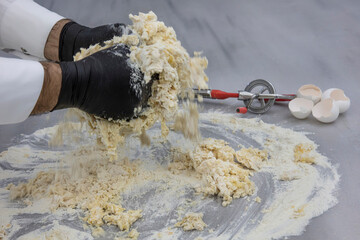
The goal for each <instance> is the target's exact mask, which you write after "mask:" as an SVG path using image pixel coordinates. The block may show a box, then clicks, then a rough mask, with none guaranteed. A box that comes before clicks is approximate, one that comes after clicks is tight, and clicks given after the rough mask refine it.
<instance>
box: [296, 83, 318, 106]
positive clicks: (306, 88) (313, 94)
mask: <svg viewBox="0 0 360 240" xmlns="http://www.w3.org/2000/svg"><path fill="white" fill-rule="evenodd" d="M321 95H322V92H321V89H320V88H319V87H317V86H315V85H313V84H307V85H303V86H301V87H300V88H299V90H298V91H297V94H296V96H297V97H298V98H306V99H309V100H311V101H313V102H314V104H316V103H318V102H320V100H321Z"/></svg>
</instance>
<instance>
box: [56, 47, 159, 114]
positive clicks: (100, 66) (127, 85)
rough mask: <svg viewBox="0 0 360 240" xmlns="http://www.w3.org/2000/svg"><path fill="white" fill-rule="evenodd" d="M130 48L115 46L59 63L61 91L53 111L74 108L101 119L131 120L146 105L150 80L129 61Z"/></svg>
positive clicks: (149, 91)
mask: <svg viewBox="0 0 360 240" xmlns="http://www.w3.org/2000/svg"><path fill="white" fill-rule="evenodd" d="M129 53H130V50H129V48H128V47H127V46H125V45H116V46H113V47H111V48H108V49H104V50H102V51H99V52H97V53H94V54H92V55H90V56H88V57H86V58H84V59H82V60H80V61H77V62H61V63H60V68H61V72H62V83H61V90H60V94H59V98H58V102H57V105H56V106H55V108H54V109H53V110H56V109H62V108H70V107H76V108H79V109H81V110H83V111H85V112H87V113H90V114H94V115H96V116H98V117H102V118H107V119H108V118H112V119H115V120H116V119H131V118H133V117H136V114H135V111H134V110H135V109H137V108H139V107H141V108H144V107H146V106H147V100H148V98H149V97H150V95H151V85H152V82H153V80H152V81H150V82H149V83H148V84H146V83H145V81H144V76H143V74H142V73H141V71H140V70H139V69H138V68H136V67H134V66H133V65H132V64H130V63H129V59H128V54H129Z"/></svg>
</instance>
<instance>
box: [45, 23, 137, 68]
mask: <svg viewBox="0 0 360 240" xmlns="http://www.w3.org/2000/svg"><path fill="white" fill-rule="evenodd" d="M130 32H131V31H130V30H129V29H128V28H126V26H125V25H124V24H120V23H115V24H110V25H103V26H100V27H95V28H89V27H85V26H81V25H79V24H77V23H76V22H73V21H71V20H69V19H62V20H60V21H58V22H57V23H56V24H55V25H54V26H53V28H52V29H51V31H50V33H49V35H48V39H47V41H46V43H45V46H44V56H45V58H47V59H49V60H52V61H57V62H60V61H73V56H74V55H75V54H76V53H77V52H79V51H80V48H88V47H89V46H90V45H94V44H97V43H100V44H102V43H104V42H105V41H107V40H111V39H112V38H113V37H114V36H122V35H123V34H125V33H126V34H129V33H130Z"/></svg>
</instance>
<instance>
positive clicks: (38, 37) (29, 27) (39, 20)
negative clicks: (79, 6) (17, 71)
mask: <svg viewBox="0 0 360 240" xmlns="http://www.w3.org/2000/svg"><path fill="white" fill-rule="evenodd" d="M63 18H64V17H62V16H60V15H58V14H56V13H54V12H51V11H49V10H48V9H46V8H44V7H42V6H40V5H38V4H37V3H35V2H33V1H32V0H15V1H14V2H12V3H11V4H9V6H8V7H7V9H5V12H4V13H3V16H2V18H1V19H0V44H1V47H3V48H10V49H16V50H19V51H22V52H24V53H27V54H31V55H34V56H37V57H40V58H44V47H45V43H46V40H47V38H48V35H49V33H50V31H51V29H52V27H53V26H54V25H55V23H56V22H58V21H59V20H61V19H63Z"/></svg>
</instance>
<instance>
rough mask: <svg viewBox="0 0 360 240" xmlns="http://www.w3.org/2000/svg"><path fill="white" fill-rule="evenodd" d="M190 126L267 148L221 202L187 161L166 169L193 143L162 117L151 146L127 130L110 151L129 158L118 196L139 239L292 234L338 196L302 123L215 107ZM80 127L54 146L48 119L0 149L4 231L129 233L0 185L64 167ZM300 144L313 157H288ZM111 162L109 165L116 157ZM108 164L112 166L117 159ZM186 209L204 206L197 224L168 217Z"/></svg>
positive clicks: (87, 141)
mask: <svg viewBox="0 0 360 240" xmlns="http://www.w3.org/2000/svg"><path fill="white" fill-rule="evenodd" d="M199 126H200V131H201V134H202V136H203V138H208V137H211V138H215V139H222V140H225V141H226V142H228V143H229V146H231V147H232V148H234V149H235V150H239V149H241V148H242V147H254V148H258V149H265V150H266V151H267V153H268V155H269V158H268V160H267V161H265V162H264V163H263V164H262V167H261V168H260V169H259V170H258V171H257V172H253V173H252V176H251V177H250V180H251V181H253V182H254V183H255V185H256V189H255V192H254V194H252V195H251V196H247V197H244V198H239V199H234V200H233V201H232V202H231V204H230V205H228V206H226V207H223V206H222V199H221V198H219V197H217V196H204V195H203V194H199V193H196V191H195V189H196V188H197V187H199V184H200V182H199V179H198V178H196V176H195V175H193V174H192V172H191V171H184V172H181V173H177V174H174V173H172V172H171V171H169V170H168V166H169V164H170V162H171V160H172V159H171V151H170V150H171V149H172V148H174V147H175V148H179V147H180V148H182V149H184V150H186V149H192V148H193V147H194V146H193V144H192V143H191V142H190V141H189V140H186V139H185V138H184V137H183V135H182V134H181V133H176V132H173V131H170V133H169V135H168V138H167V140H164V139H163V138H162V137H161V126H160V124H156V125H155V126H154V127H153V128H151V129H150V130H149V131H148V132H147V134H148V136H149V137H150V138H151V145H150V146H148V147H144V146H141V143H140V141H139V139H138V137H137V136H135V135H134V136H133V137H130V138H128V139H127V141H126V143H125V145H124V146H123V147H120V149H119V158H118V159H119V160H117V161H121V159H124V158H126V159H128V161H129V162H130V163H133V162H134V165H132V166H133V175H132V176H131V179H130V180H129V181H128V182H127V183H126V185H121V184H120V183H119V186H120V185H121V188H119V193H120V196H121V197H120V198H119V200H118V201H119V203H121V205H122V207H124V208H126V209H141V210H142V217H141V218H140V219H139V220H137V221H136V222H135V223H133V225H132V226H131V228H130V230H133V229H136V230H137V231H138V232H139V237H138V239H195V238H197V237H200V238H203V239H250V240H251V239H278V238H282V237H285V236H292V235H300V234H301V233H302V232H303V231H304V229H305V227H306V225H308V224H309V222H310V220H311V219H312V218H313V217H316V216H319V215H321V214H322V213H324V212H325V211H326V210H328V209H329V208H331V207H333V206H334V205H335V204H336V203H337V199H336V197H335V195H336V190H337V186H338V183H339V175H338V173H337V170H336V168H335V167H334V166H333V165H331V163H330V162H329V160H328V159H327V158H326V157H325V156H323V155H321V154H320V153H318V152H316V150H315V149H316V144H315V143H314V142H313V141H311V140H310V139H309V138H308V137H307V136H306V135H305V134H304V133H299V132H295V131H293V130H291V129H285V128H282V127H279V126H275V125H272V124H267V123H263V122H262V121H261V120H259V119H245V118H239V117H238V115H233V114H224V113H220V112H208V113H202V114H200V124H199ZM85 127H86V126H83V128H84V129H82V131H81V133H80V134H77V135H76V136H74V135H65V136H64V139H63V141H64V146H62V147H49V146H48V144H47V143H48V142H49V141H50V139H51V137H52V136H53V135H54V134H55V133H56V130H57V126H54V127H50V128H46V129H41V130H38V131H36V132H35V133H33V134H31V135H24V136H22V139H21V141H19V142H18V143H17V144H16V145H14V146H12V147H10V148H9V149H8V150H7V151H5V152H3V153H1V155H0V163H1V170H0V211H1V218H0V226H3V227H2V229H4V232H5V236H4V239H67V238H64V236H63V235H61V234H60V233H61V232H67V233H69V234H70V235H69V236H68V237H69V239H115V238H119V239H121V238H126V237H128V232H124V231H120V230H119V228H117V227H115V226H104V231H105V233H104V234H103V235H100V236H99V237H94V236H93V235H92V233H96V229H95V228H94V227H92V226H89V225H87V224H85V222H84V221H83V220H82V218H83V217H84V216H85V215H84V211H83V210H81V208H75V209H73V208H57V209H56V208H54V205H53V203H54V199H51V198H38V199H31V198H26V197H24V198H20V199H19V200H13V201H11V200H10V197H9V194H10V192H9V191H8V190H7V189H6V187H7V185H8V184H10V183H13V184H15V185H17V184H18V183H19V182H24V181H26V180H28V179H33V178H34V177H35V176H36V175H37V173H38V172H40V171H44V172H48V171H71V168H72V165H73V164H74V162H73V160H74V159H72V158H69V157H67V156H69V153H72V154H74V152H75V153H78V154H80V153H81V152H80V151H83V150H81V149H83V148H84V147H85V148H88V149H89V146H95V145H96V138H95V137H94V136H91V135H89V133H88V131H87V130H86V129H85ZM78 128H81V126H80V125H79V126H78ZM74 137H75V139H76V142H77V144H76V145H75V146H74V144H73V143H74ZM299 144H304V145H309V146H313V148H314V150H313V151H312V152H311V154H310V155H311V157H312V159H313V161H314V164H310V163H306V162H301V161H295V160H294V149H296V146H298V145H299ZM94 151H97V150H96V149H95V150H94ZM99 151H100V150H99ZM95 153H96V152H95ZM95 155H96V154H95ZM99 155H100V156H101V154H100V153H99ZM307 156H308V155H307ZM84 158H86V156H84ZM97 161H98V164H99V165H98V166H99V167H100V168H101V167H102V166H105V165H106V164H107V163H109V161H108V159H98V160H97ZM135 163H136V164H135ZM109 164H110V163H109ZM111 164H113V166H114V167H113V168H117V167H116V166H121V164H114V163H111ZM104 169H109V166H106V168H104ZM112 171H113V173H118V172H120V168H119V169H117V170H116V169H113V170H112ZM114 177H116V176H114ZM115 190H116V189H115ZM55 200H56V199H55ZM189 212H195V213H202V214H203V221H204V223H205V224H206V227H205V228H204V230H203V231H186V232H185V231H183V230H182V229H180V228H176V227H175V224H176V223H177V222H178V221H180V220H181V219H183V218H184V217H185V216H186V214H187V213H189ZM8 224H10V225H8ZM5 226H7V227H5ZM9 226H10V227H9ZM2 229H0V230H2ZM0 236H1V235H0ZM46 237H47V238H46Z"/></svg>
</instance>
